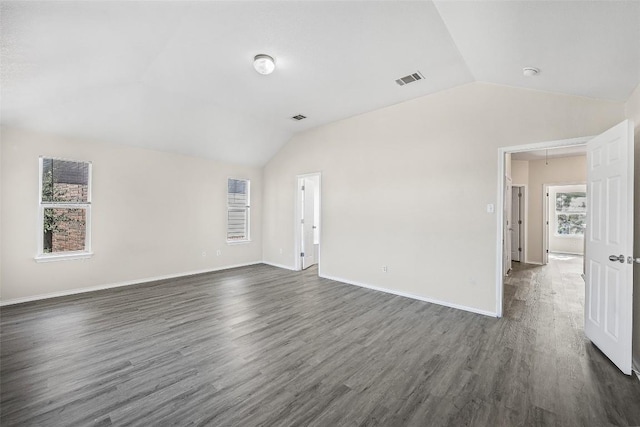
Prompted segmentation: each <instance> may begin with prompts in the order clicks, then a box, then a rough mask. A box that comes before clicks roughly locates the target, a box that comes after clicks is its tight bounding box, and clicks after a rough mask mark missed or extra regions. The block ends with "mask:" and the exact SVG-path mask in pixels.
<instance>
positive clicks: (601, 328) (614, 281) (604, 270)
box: [584, 120, 633, 375]
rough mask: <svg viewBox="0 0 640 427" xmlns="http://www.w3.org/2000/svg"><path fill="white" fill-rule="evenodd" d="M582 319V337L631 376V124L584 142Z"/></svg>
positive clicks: (618, 126) (622, 125)
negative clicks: (584, 212)
mask: <svg viewBox="0 0 640 427" xmlns="http://www.w3.org/2000/svg"><path fill="white" fill-rule="evenodd" d="M587 203H588V204H589V207H588V209H587V230H586V232H587V233H586V236H585V239H586V253H585V269H586V272H585V281H586V287H585V307H584V309H585V316H584V322H585V325H584V330H585V334H586V335H587V337H588V338H589V339H590V340H591V341H592V342H593V343H594V344H595V345H596V346H597V347H598V348H599V349H600V350H601V351H602V352H603V353H604V354H606V355H607V357H609V359H611V361H612V362H613V363H615V364H616V366H618V368H620V370H621V371H622V372H624V373H625V374H627V375H631V333H632V309H633V307H632V304H633V298H632V297H633V253H632V251H633V123H632V122H630V121H629V120H626V121H624V122H622V123H620V124H618V125H616V126H614V127H613V128H611V129H609V130H608V131H606V132H604V133H603V134H601V135H599V136H597V137H595V138H593V139H592V140H591V141H589V142H588V144H587Z"/></svg>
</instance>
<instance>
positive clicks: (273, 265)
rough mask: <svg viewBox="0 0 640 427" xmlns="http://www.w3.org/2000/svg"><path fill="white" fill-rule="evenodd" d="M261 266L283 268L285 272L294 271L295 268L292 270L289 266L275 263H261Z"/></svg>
mask: <svg viewBox="0 0 640 427" xmlns="http://www.w3.org/2000/svg"><path fill="white" fill-rule="evenodd" d="M262 264H267V265H270V266H271V267H278V268H284V269H285V270H291V271H296V269H295V268H293V267H291V266H289V265H284V264H278V263H275V262H268V261H262Z"/></svg>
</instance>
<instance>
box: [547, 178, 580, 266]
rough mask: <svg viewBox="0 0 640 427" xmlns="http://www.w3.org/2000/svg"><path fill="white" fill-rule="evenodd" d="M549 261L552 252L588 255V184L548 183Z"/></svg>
mask: <svg viewBox="0 0 640 427" xmlns="http://www.w3.org/2000/svg"><path fill="white" fill-rule="evenodd" d="M545 195H546V203H545V205H546V207H545V211H546V214H547V215H546V219H545V225H546V227H545V233H546V236H545V237H546V238H545V239H544V241H545V248H544V249H545V260H544V261H545V262H544V264H547V263H548V260H549V254H552V253H556V254H567V255H584V248H585V239H584V234H585V230H586V224H587V208H588V206H587V205H588V204H587V186H586V184H584V183H581V184H566V185H545Z"/></svg>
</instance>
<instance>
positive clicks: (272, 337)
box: [0, 258, 640, 426]
mask: <svg viewBox="0 0 640 427" xmlns="http://www.w3.org/2000/svg"><path fill="white" fill-rule="evenodd" d="M580 262H581V259H579V258H573V259H568V260H564V261H562V260H558V259H552V260H551V264H550V265H548V266H546V267H534V266H527V265H522V266H519V267H517V268H516V270H515V271H514V272H513V274H512V275H511V277H510V278H509V279H508V282H507V284H506V286H505V294H506V296H505V317H504V318H502V319H494V318H489V317H485V316H481V315H476V314H472V313H467V312H464V311H459V310H455V309H450V308H446V307H441V306H438V305H433V304H428V303H424V302H419V301H415V300H411V299H407V298H403V297H398V296H393V295H388V294H384V293H381V292H376V291H371V290H367V289H362V288H358V287H356V286H351V285H345V284H341V283H338V282H334V281H331V280H326V279H319V278H318V277H317V276H316V271H315V270H310V271H306V272H303V273H296V272H291V271H286V270H281V269H277V268H274V267H270V266H266V265H258V266H253V267H246V268H238V269H233V270H227V271H223V272H217V273H210V274H204V275H199V276H191V277H186V278H182V279H179V280H167V281H161V282H155V283H150V284H142V285H137V286H131V287H127V288H120V289H112V290H107V291H99V292H94V293H91V294H84V295H78V296H71V297H63V298H57V299H51V300H47V301H40V302H35V303H27V304H21V305H16V306H9V307H5V308H3V309H2V310H1V313H0V317H1V324H0V328H1V330H0V332H1V352H0V364H1V366H0V388H1V390H0V399H1V401H0V404H1V406H0V411H1V414H0V420H1V424H2V425H3V426H31V425H41V426H89V425H101V426H106V425H119V426H121V425H122V426H124V425H139V426H155V425H184V426H186V425H212V426H339V425H349V426H359V425H362V426H376V425H378V426H405V425H407V426H409V425H410V426H465V425H471V426H529V425H532V426H533V425H545V426H546V425H548V426H607V425H640V381H638V380H637V378H631V377H626V376H624V375H623V374H622V373H620V372H619V371H618V370H617V369H616V368H615V367H614V366H613V365H612V364H611V363H610V362H609V361H608V360H607V359H606V358H605V357H604V356H603V355H602V354H601V353H600V352H599V351H598V350H597V349H596V348H595V347H594V346H593V345H592V344H590V343H589V342H588V341H587V340H586V339H585V337H584V334H583V331H582V317H583V315H582V310H583V300H584V298H583V291H584V285H583V283H582V279H581V278H580V272H581V271H580V268H581V267H580ZM425 274H428V272H425ZM453 285H454V284H452V286H453Z"/></svg>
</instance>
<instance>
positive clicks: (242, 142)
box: [0, 1, 640, 165]
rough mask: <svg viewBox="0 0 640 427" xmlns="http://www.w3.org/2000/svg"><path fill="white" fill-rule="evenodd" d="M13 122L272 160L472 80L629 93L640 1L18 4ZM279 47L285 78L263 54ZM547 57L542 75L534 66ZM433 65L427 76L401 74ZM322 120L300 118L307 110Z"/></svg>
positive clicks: (9, 20) (9, 15) (13, 30)
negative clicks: (309, 137) (310, 133)
mask: <svg viewBox="0 0 640 427" xmlns="http://www.w3.org/2000/svg"><path fill="white" fill-rule="evenodd" d="M0 7H1V16H0V20H1V21H0V24H1V29H0V35H1V45H0V49H1V50H0V52H1V54H2V63H1V64H0V65H1V72H2V77H1V79H2V80H1V83H2V93H1V95H2V100H1V113H2V123H3V125H10V126H15V127H23V128H28V129H34V130H39V131H45V132H53V133H57V134H62V135H67V136H72V137H83V138H90V139H97V140H102V141H107V142H115V143H121V144H128V145H134V146H140V147H146V148H154V149H159V150H167V151H174V152H181V153H185V154H191V155H198V156H204V157H209V158H215V159H219V160H223V161H227V162H233V163H244V164H256V165H260V164H264V163H265V162H266V161H267V160H268V159H269V158H270V157H271V156H273V155H274V154H275V152H277V150H278V149H279V148H280V147H281V146H282V145H283V144H284V143H285V142H286V141H287V140H288V139H289V138H290V137H291V135H293V134H294V133H295V132H298V131H301V130H306V129H309V128H312V127H315V126H318V125H321V124H325V123H329V122H332V121H335V120H339V119H343V118H346V117H350V116H353V115H356V114H360V113H363V112H366V111H371V110H374V109H377V108H380V107H384V106H387V105H391V104H395V103H398V102H402V101H404V100H407V99H411V98H416V97H419V96H423V95H426V94H430V93H434V92H437V91H440V90H443V89H447V88H451V87H454V86H457V85H461V84H464V83H468V82H472V81H485V82H493V83H498V84H505V85H511V86H518V87H526V88H533V89H541V90H547V91H554V92H562V93H569V94H574V95H581V96H589V97H594V98H602V99H610V100H617V101H625V100H626V99H627V98H628V96H629V95H630V94H631V92H632V90H633V89H634V88H635V86H636V85H637V84H638V83H639V82H640V2H638V1H626V2H625V1H622V2H612V1H603V2H581V1H569V2H555V1H528V2H527V1H512V2H485V1H474V2H437V3H435V4H434V3H433V2H429V1H406V2H405V1H381V2H373V1H337V2H322V1H318V2H312V1H281V2H273V1H257V2H247V1H238V2H222V1H208V2H207V1H201V2H189V1H167V2H147V1H141V2H134V1H131V2H100V1H98V2H84V1H69V2H3V3H2V4H1V5H0ZM259 53H266V54H269V55H272V56H274V57H275V58H276V62H277V69H276V71H275V72H274V73H273V74H271V75H269V76H261V75H258V74H257V73H256V72H255V71H254V70H253V68H252V65H251V62H252V58H253V56H254V55H256V54H259ZM524 66H536V67H539V68H541V70H542V72H541V74H540V75H539V76H537V77H535V78H525V77H523V76H522V71H521V70H522V67H524ZM417 70H420V71H421V72H422V74H423V75H424V76H425V79H424V80H422V81H419V82H416V83H412V84H410V85H407V86H404V87H400V86H398V85H396V83H395V79H397V78H399V77H402V76H405V75H407V74H410V73H413V72H415V71H417ZM296 114H303V115H305V116H307V117H308V118H307V119H305V120H303V121H300V122H296V121H294V120H292V119H291V116H294V115H296Z"/></svg>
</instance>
